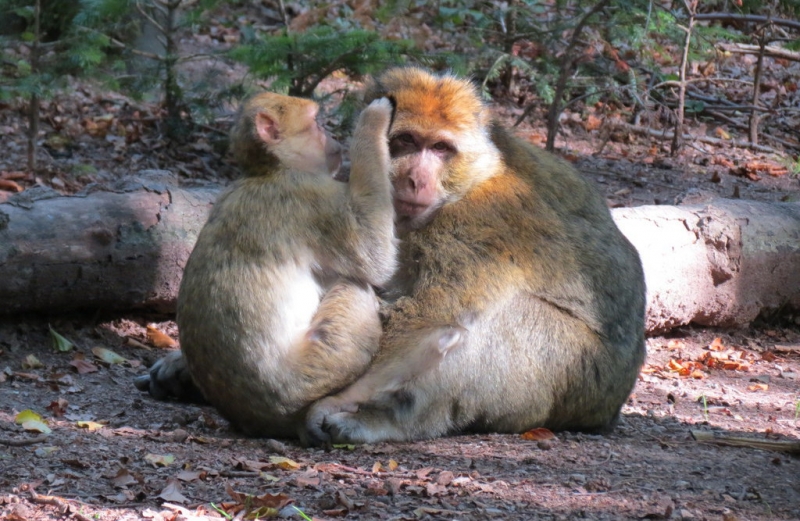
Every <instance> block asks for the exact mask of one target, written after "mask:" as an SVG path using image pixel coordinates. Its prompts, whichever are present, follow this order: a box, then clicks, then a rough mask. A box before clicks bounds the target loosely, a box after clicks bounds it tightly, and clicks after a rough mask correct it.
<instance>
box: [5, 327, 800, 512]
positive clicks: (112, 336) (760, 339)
mask: <svg viewBox="0 0 800 521" xmlns="http://www.w3.org/2000/svg"><path fill="white" fill-rule="evenodd" d="M145 323H146V317H139V318H137V319H131V318H127V319H114V320H103V321H99V322H93V321H91V320H87V319H86V318H80V317H79V318H71V319H65V318H60V319H54V320H53V321H51V322H50V323H49V325H50V326H51V327H52V328H53V329H54V330H56V331H58V333H60V334H61V335H63V336H64V337H66V338H68V339H69V340H70V341H71V342H73V343H74V344H75V345H76V347H75V348H74V349H73V350H71V351H69V352H58V351H55V350H54V348H53V346H52V344H53V342H52V338H51V335H50V333H49V329H48V323H47V322H45V321H44V320H42V319H34V318H29V319H27V320H4V321H3V322H2V323H0V349H2V352H0V368H2V373H0V382H2V383H0V518H3V519H7V520H9V521H19V520H30V521H34V520H56V519H77V520H80V521H84V520H88V519H97V520H111V519H142V518H145V519H154V520H161V519H166V520H172V519H202V518H205V517H209V518H211V517H213V518H221V517H222V515H221V514H220V513H219V512H217V511H216V510H214V507H213V506H212V505H216V507H217V508H220V509H225V510H227V512H229V514H228V515H234V516H235V515H236V513H237V509H239V515H240V517H241V516H243V515H244V513H245V512H246V510H244V509H243V508H244V507H245V506H247V507H249V508H250V509H251V510H252V509H253V508H255V507H256V506H258V505H261V506H262V508H263V510H261V514H266V513H273V514H279V515H281V516H285V517H292V518H293V519H301V515H300V514H299V513H298V512H297V511H296V510H295V507H296V508H299V509H300V510H301V511H302V512H303V513H304V514H305V515H307V516H309V517H313V518H314V519H335V518H346V519H398V520H399V519H402V520H405V519H409V520H411V519H463V520H472V519H596V520H601V519H602V520H614V519H687V520H706V519H707V520H726V521H733V520H757V519H765V520H766V519H786V520H790V519H800V481H799V480H798V479H797V476H798V474H800V460H799V459H798V458H797V457H796V456H795V457H793V456H791V455H789V454H787V453H785V452H780V451H774V450H762V449H759V448H752V447H730V446H719V445H715V444H709V443H700V442H698V441H695V440H694V439H693V437H692V431H695V430H699V431H704V432H714V433H722V434H724V435H728V436H737V437H745V438H748V439H751V440H761V441H764V440H766V441H775V440H793V441H794V442H795V445H794V449H795V451H796V450H797V442H798V440H800V419H798V414H799V409H798V406H800V393H798V378H800V331H798V329H797V328H785V327H777V326H774V327H766V326H765V327H761V328H759V329H745V330H740V331H711V330H701V329H691V328H686V329H682V330H678V331H675V332H673V334H672V335H671V336H670V337H669V338H667V337H654V338H650V339H649V340H648V361H647V365H646V366H645V368H644V370H643V372H642V375H641V377H640V379H639V382H638V383H637V385H636V388H635V390H634V392H633V395H632V396H631V398H630V400H629V401H628V403H627V405H626V406H625V407H624V409H623V415H622V418H621V421H620V424H619V426H618V427H617V429H616V430H615V431H614V432H613V433H612V434H610V435H606V436H591V435H585V434H575V433H556V436H555V438H553V439H549V440H538V441H537V440H532V441H529V440H525V439H523V438H522V437H521V436H519V435H500V434H498V435H488V436H486V435H473V436H456V437H448V438H442V439H437V440H429V441H420V442H416V443H386V444H377V445H365V446H356V447H342V448H334V449H333V450H332V451H330V452H325V451H323V450H318V449H304V448H301V447H299V446H297V445H295V444H293V443H291V442H279V441H274V440H263V439H246V438H244V437H242V436H240V435H238V434H237V433H235V432H233V431H231V429H229V427H228V426H227V423H226V422H225V421H224V420H223V419H221V418H220V417H219V416H218V415H217V414H216V412H215V411H214V410H213V408H211V407H206V406H196V405H189V404H181V403H161V402H156V401H154V400H153V399H151V398H150V397H149V396H147V395H144V394H140V393H139V392H138V391H136V390H135V388H134V387H133V383H132V380H133V378H134V377H135V376H136V375H139V374H142V373H143V372H144V371H145V366H146V365H147V364H149V363H150V362H152V361H153V360H154V359H156V358H157V357H160V356H161V355H162V354H163V352H164V351H163V349H157V348H153V347H148V345H149V343H150V342H149V341H148V339H147V336H146V330H145V327H144V324H145ZM155 325H156V327H158V328H159V330H161V331H163V332H165V333H167V334H170V335H174V334H175V327H174V323H172V322H162V323H157V324H155ZM98 347H104V348H107V349H109V350H111V351H113V352H114V353H116V354H117V355H119V356H120V357H122V358H123V359H125V361H120V363H113V364H109V363H105V362H103V361H101V360H100V359H99V358H98V357H97V356H96V355H95V354H94V353H93V350H95V349H96V348H98ZM97 354H101V353H100V352H99V351H97ZM710 354H713V355H714V356H715V357H716V358H717V359H718V360H723V361H725V364H717V367H719V368H709V367H708V365H707V364H706V363H705V362H704V360H705V359H708V358H709V357H710V356H711V355H710ZM31 357H33V358H31ZM725 367H727V368H725ZM28 409H30V410H33V411H35V412H37V413H39V414H40V415H41V416H42V418H43V421H45V422H46V424H47V426H48V427H49V429H50V430H51V432H50V433H49V434H47V435H42V434H41V433H39V432H36V431H35V430H34V431H31V430H26V429H24V428H23V427H22V426H21V425H18V424H16V423H15V417H16V416H17V415H18V414H19V413H20V412H21V411H25V410H28ZM27 427H28V429H30V428H31V426H30V425H27ZM795 454H797V453H796V452H795ZM239 494H249V495H252V496H254V497H253V498H249V499H247V498H245V497H244V496H241V495H239ZM268 507H269V508H274V509H275V510H272V511H270V510H267V508H268Z"/></svg>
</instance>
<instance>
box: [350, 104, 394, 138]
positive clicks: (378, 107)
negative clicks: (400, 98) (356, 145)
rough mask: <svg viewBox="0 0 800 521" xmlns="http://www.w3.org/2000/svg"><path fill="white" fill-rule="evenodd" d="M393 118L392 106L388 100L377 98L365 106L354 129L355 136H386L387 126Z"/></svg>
mask: <svg viewBox="0 0 800 521" xmlns="http://www.w3.org/2000/svg"><path fill="white" fill-rule="evenodd" d="M393 118H394V105H392V102H391V100H390V99H389V98H378V99H376V100H374V101H373V102H372V103H370V104H369V106H367V108H365V109H364V110H363V111H362V112H361V117H360V118H359V121H358V127H357V128H356V135H358V134H359V133H367V134H370V135H374V134H376V133H377V135H380V136H384V137H385V136H386V135H387V134H388V133H389V126H390V125H391V123H392V119H393Z"/></svg>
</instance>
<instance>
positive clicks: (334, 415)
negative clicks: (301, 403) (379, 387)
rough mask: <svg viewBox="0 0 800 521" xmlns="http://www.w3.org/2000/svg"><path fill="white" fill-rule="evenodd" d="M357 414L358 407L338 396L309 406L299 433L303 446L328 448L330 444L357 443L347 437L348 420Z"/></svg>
mask: <svg viewBox="0 0 800 521" xmlns="http://www.w3.org/2000/svg"><path fill="white" fill-rule="evenodd" d="M357 412H358V405H357V404H355V403H353V402H351V401H347V400H344V399H342V398H340V397H338V396H329V397H327V398H323V399H322V400H320V401H318V402H317V403H315V404H314V405H312V406H311V409H310V410H309V411H308V415H307V416H306V425H305V430H304V431H302V432H300V440H301V441H302V442H303V444H304V445H310V446H320V445H321V446H330V445H331V444H332V443H348V442H351V441H358V440H355V439H352V438H351V437H349V436H348V434H349V429H347V428H345V424H346V423H347V421H348V419H350V420H352V418H353V417H354V415H355V413H357Z"/></svg>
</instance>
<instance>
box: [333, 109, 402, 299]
mask: <svg viewBox="0 0 800 521" xmlns="http://www.w3.org/2000/svg"><path fill="white" fill-rule="evenodd" d="M391 117H392V105H391V103H390V102H389V100H388V99H386V98H381V99H378V100H375V101H373V102H372V103H371V104H370V105H369V106H368V107H367V108H366V109H364V111H363V112H362V113H361V117H360V118H359V122H358V125H357V127H356V130H355V133H354V135H353V140H352V144H351V146H350V158H351V167H350V181H349V183H348V189H347V197H346V201H345V207H344V208H341V212H342V220H343V223H342V232H343V237H336V236H326V237H324V238H323V241H326V242H325V243H324V244H323V250H327V251H335V252H338V253H339V255H338V256H337V258H335V259H332V261H333V264H334V269H336V270H337V271H340V272H341V273H344V274H345V275H349V276H355V277H357V278H363V279H364V280H366V281H368V282H369V283H370V284H373V285H377V286H381V285H383V284H385V283H386V282H388V280H389V279H390V278H391V276H392V274H393V273H394V270H395V266H396V257H397V245H396V240H395V237H394V208H393V206H392V185H391V181H390V179H389V172H390V167H391V158H390V156H389V143H388V137H387V134H388V130H389V124H390V122H391Z"/></svg>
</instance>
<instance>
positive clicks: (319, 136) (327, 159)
mask: <svg viewBox="0 0 800 521" xmlns="http://www.w3.org/2000/svg"><path fill="white" fill-rule="evenodd" d="M312 118H313V119H312V121H313V125H312V127H311V130H310V136H311V139H312V140H314V141H315V142H316V143H317V144H316V145H315V146H313V148H309V150H317V151H321V152H322V157H319V161H320V164H324V165H325V171H327V172H328V173H329V174H330V175H331V176H335V175H336V173H337V172H339V168H340V167H341V166H342V146H341V145H340V144H339V142H338V141H336V140H335V139H334V138H333V136H331V135H330V134H329V133H328V131H327V130H325V129H324V128H322V123H320V121H319V117H318V116H317V111H316V110H315V111H314V114H313V116H312ZM320 170H322V169H320Z"/></svg>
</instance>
